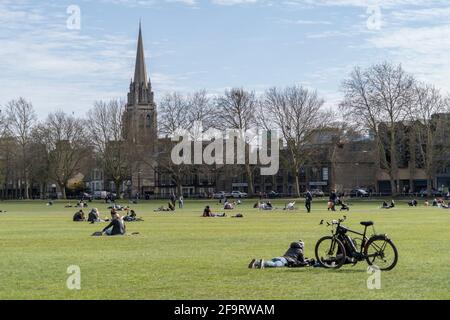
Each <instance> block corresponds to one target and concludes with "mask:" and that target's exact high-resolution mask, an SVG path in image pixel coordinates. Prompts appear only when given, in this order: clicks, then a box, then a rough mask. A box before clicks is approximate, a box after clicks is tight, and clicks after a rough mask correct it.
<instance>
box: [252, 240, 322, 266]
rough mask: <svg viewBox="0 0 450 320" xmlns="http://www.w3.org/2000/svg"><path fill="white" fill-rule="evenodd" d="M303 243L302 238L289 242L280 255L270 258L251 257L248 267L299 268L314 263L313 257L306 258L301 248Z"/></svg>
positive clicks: (303, 245)
mask: <svg viewBox="0 0 450 320" xmlns="http://www.w3.org/2000/svg"><path fill="white" fill-rule="evenodd" d="M304 247H305V244H304V242H303V241H302V240H299V241H297V242H293V243H291V245H290V247H289V249H288V250H287V251H286V253H285V254H284V255H283V256H282V257H278V258H273V259H272V260H268V261H264V260H263V259H261V260H256V259H253V260H252V261H251V262H250V264H249V265H248V267H249V268H250V269H264V268H284V267H289V268H301V267H306V266H311V265H314V263H315V261H314V260H313V259H306V258H305V256H304V254H303V250H304Z"/></svg>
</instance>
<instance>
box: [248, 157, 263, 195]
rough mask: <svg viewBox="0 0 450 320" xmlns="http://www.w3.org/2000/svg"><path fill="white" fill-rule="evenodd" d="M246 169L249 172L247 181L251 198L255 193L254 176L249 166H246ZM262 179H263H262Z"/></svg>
mask: <svg viewBox="0 0 450 320" xmlns="http://www.w3.org/2000/svg"><path fill="white" fill-rule="evenodd" d="M245 169H246V171H247V180H248V195H249V196H250V197H251V196H253V194H254V193H255V190H254V189H253V174H252V168H251V167H250V165H249V164H247V165H246V166H245ZM261 178H262V177H261Z"/></svg>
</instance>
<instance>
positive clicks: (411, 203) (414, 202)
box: [408, 199, 419, 207]
mask: <svg viewBox="0 0 450 320" xmlns="http://www.w3.org/2000/svg"><path fill="white" fill-rule="evenodd" d="M418 204H419V202H417V200H415V199H414V200H411V201H408V206H410V207H417V205H418Z"/></svg>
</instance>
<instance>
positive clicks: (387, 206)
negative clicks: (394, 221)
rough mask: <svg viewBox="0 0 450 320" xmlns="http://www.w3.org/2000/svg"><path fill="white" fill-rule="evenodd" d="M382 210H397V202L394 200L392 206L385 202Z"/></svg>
mask: <svg viewBox="0 0 450 320" xmlns="http://www.w3.org/2000/svg"><path fill="white" fill-rule="evenodd" d="M381 208H382V209H394V208H395V202H394V200H392V201H391V204H390V205H389V204H387V202H386V201H383V205H382V207H381Z"/></svg>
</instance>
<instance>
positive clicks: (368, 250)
mask: <svg viewBox="0 0 450 320" xmlns="http://www.w3.org/2000/svg"><path fill="white" fill-rule="evenodd" d="M364 255H365V256H366V261H367V263H368V264H369V265H370V266H373V265H375V266H377V267H378V268H380V270H381V271H390V270H392V269H394V267H395V266H396V265H397V261H398V251H397V248H396V247H395V245H394V243H393V242H392V241H391V240H390V239H388V238H386V237H384V236H381V237H373V238H372V239H370V240H369V241H368V242H367V244H366V247H365V248H364Z"/></svg>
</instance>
